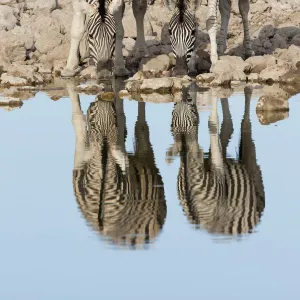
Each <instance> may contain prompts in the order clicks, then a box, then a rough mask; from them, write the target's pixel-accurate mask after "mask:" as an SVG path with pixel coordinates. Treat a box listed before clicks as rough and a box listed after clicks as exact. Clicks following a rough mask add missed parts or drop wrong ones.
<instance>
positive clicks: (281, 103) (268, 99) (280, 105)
mask: <svg viewBox="0 0 300 300" xmlns="http://www.w3.org/2000/svg"><path fill="white" fill-rule="evenodd" d="M287 110H289V102H288V101H286V100H284V99H280V98H275V97H272V96H261V97H260V98H259V100H258V103H257V106H256V111H287Z"/></svg>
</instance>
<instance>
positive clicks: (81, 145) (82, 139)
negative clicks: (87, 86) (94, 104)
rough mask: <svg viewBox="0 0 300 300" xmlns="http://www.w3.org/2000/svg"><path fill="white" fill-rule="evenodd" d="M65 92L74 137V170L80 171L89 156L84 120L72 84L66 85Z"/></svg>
mask: <svg viewBox="0 0 300 300" xmlns="http://www.w3.org/2000/svg"><path fill="white" fill-rule="evenodd" d="M67 90H68V93H69V97H70V99H71V103H72V123H73V127H74V131H75V137H76V141H75V155H74V169H81V168H82V167H83V165H84V163H85V161H86V160H87V159H88V156H89V151H87V149H86V139H87V132H86V119H85V116H84V114H83V112H82V110H81V106H80V99H79V95H78V93H76V92H75V91H74V84H73V83H69V84H67Z"/></svg>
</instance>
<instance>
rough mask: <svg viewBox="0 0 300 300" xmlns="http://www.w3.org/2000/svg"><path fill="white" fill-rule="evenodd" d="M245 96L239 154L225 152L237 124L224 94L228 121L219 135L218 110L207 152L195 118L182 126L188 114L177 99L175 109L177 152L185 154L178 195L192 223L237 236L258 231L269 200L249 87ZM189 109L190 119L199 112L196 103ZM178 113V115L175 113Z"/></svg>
mask: <svg viewBox="0 0 300 300" xmlns="http://www.w3.org/2000/svg"><path fill="white" fill-rule="evenodd" d="M245 97H246V101H245V114H244V118H243V121H242V125H241V140H240V147H239V158H238V159H237V160H235V159H227V158H226V147H227V144H228V141H229V138H230V136H231V134H232V128H233V127H232V121H231V116H230V112H229V108H228V100H227V99H222V107H223V124H222V128H221V133H220V136H219V133H218V123H217V115H215V116H213V117H211V118H210V121H209V129H210V146H211V148H210V152H209V154H208V157H206V158H204V153H203V150H202V149H201V148H200V146H199V145H198V133H197V130H191V128H193V127H194V125H193V123H191V124H190V125H188V124H187V127H186V130H183V129H182V128H181V129H180V130H178V128H180V127H181V126H182V124H183V123H184V121H182V120H180V116H184V114H182V113H181V111H176V110H181V107H179V106H177V105H176V107H175V108H174V112H173V123H172V132H173V134H174V140H175V144H174V146H173V151H172V152H173V154H174V152H176V151H178V152H179V154H180V160H181V163H180V169H179V174H178V196H179V199H180V202H181V205H182V207H183V210H184V212H185V214H186V216H187V217H188V219H189V221H190V222H191V223H192V224H194V225H196V226H200V228H203V229H205V230H207V231H208V232H210V233H214V234H220V235H230V236H238V235H241V234H248V233H251V232H253V230H254V228H255V227H256V225H257V224H258V223H259V221H260V218H261V214H262V212H263V210H264V206H265V196H264V187H263V182H262V175H261V171H260V168H259V166H258V165H257V162H256V151H255V145H254V143H253V140H252V137H251V123H250V119H249V108H250V93H249V91H247V90H246V95H245ZM216 103H217V102H216ZM186 105H188V104H186ZM213 109H216V107H215V108H213ZM185 110H186V114H187V113H188V112H189V113H190V114H191V115H190V116H189V117H188V120H196V119H197V118H198V117H197V116H196V115H198V112H197V111H196V110H195V109H185ZM195 114H196V115H195ZM174 115H176V116H177V117H178V118H177V119H176V118H174Z"/></svg>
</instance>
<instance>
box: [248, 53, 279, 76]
mask: <svg viewBox="0 0 300 300" xmlns="http://www.w3.org/2000/svg"><path fill="white" fill-rule="evenodd" d="M245 63H246V64H247V66H246V67H245V69H244V72H245V73H260V72H261V71H262V70H264V69H265V68H266V67H267V66H269V65H275V64H276V58H275V57H273V56H271V55H264V56H252V57H249V58H248V59H247V60H246V61H245Z"/></svg>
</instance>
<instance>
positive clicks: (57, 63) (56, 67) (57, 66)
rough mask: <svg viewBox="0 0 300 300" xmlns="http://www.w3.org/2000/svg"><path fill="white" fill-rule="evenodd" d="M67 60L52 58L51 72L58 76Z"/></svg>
mask: <svg viewBox="0 0 300 300" xmlns="http://www.w3.org/2000/svg"><path fill="white" fill-rule="evenodd" d="M66 65H67V62H66V61H65V60H54V62H53V70H52V73H53V74H54V75H55V76H60V74H61V71H62V70H63V69H64V68H65V66H66Z"/></svg>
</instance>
